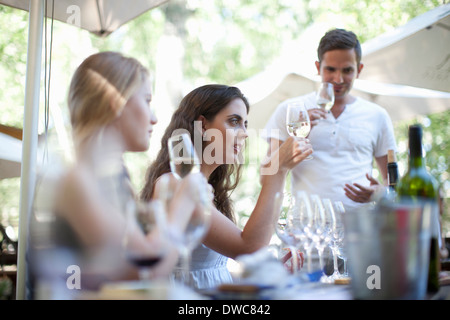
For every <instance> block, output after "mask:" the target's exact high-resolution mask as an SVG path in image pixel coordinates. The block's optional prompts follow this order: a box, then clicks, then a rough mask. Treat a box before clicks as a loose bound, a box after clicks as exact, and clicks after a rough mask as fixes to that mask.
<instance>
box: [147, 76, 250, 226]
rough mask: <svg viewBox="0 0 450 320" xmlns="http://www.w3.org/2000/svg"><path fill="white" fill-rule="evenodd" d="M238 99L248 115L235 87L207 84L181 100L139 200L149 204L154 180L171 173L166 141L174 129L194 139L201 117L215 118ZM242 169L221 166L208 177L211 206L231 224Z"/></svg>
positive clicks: (234, 166) (210, 119)
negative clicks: (211, 188) (211, 191)
mask: <svg viewBox="0 0 450 320" xmlns="http://www.w3.org/2000/svg"><path fill="white" fill-rule="evenodd" d="M236 98H239V99H242V101H243V102H244V104H245V106H246V108H247V113H248V112H249V109H250V106H249V103H248V101H247V99H246V98H245V97H244V95H243V94H242V93H241V91H240V90H239V89H238V88H236V87H230V86H226V85H219V84H210V85H205V86H202V87H199V88H196V89H194V90H193V91H191V92H190V93H189V94H187V95H186V96H185V97H184V98H183V100H181V102H180V105H179V107H178V108H177V109H176V110H175V112H174V114H173V115H172V119H171V121H170V124H169V126H168V127H167V129H166V131H165V133H164V135H163V137H162V139H161V149H160V151H159V153H158V156H157V157H156V160H155V161H154V162H153V164H152V165H151V166H150V167H149V168H148V170H147V174H146V182H145V186H144V188H143V189H142V192H141V198H142V199H145V200H149V199H150V198H151V197H152V196H153V191H154V189H155V183H156V180H157V179H158V178H159V177H160V176H161V175H163V174H164V173H167V172H170V164H169V152H168V146H167V140H168V139H169V138H170V137H171V135H172V133H173V132H174V131H175V130H177V129H185V130H187V131H188V132H189V133H190V135H191V139H193V138H194V121H196V120H198V118H199V117H200V116H203V117H205V118H206V119H207V120H208V121H213V119H214V117H215V116H216V115H217V114H218V113H219V112H220V111H221V110H222V109H224V108H225V107H226V106H228V104H229V103H230V102H231V101H233V100H234V99H236ZM240 169H241V165H239V164H222V165H220V166H219V167H217V168H216V169H215V170H214V171H213V173H212V174H211V175H210V176H209V181H208V182H209V183H210V184H211V185H212V187H213V188H214V204H215V206H216V208H217V209H218V210H219V211H220V212H222V213H223V214H224V215H225V216H226V217H228V218H229V219H231V220H232V221H234V216H233V208H232V205H231V200H230V192H232V191H233V190H234V189H235V188H236V186H237V184H238V182H239V178H240Z"/></svg>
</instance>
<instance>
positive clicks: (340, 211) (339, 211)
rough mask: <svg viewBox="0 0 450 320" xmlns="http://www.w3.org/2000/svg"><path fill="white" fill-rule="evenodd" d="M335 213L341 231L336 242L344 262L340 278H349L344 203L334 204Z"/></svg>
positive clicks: (338, 252)
mask: <svg viewBox="0 0 450 320" xmlns="http://www.w3.org/2000/svg"><path fill="white" fill-rule="evenodd" d="M333 207H334V212H335V215H336V225H337V226H338V227H337V228H338V229H339V233H338V235H339V238H338V241H337V242H336V246H337V255H338V257H339V258H340V259H342V260H343V262H344V271H343V273H342V274H341V276H340V278H348V269H347V253H346V250H345V228H344V215H345V208H344V204H343V203H342V201H335V202H334V203H333Z"/></svg>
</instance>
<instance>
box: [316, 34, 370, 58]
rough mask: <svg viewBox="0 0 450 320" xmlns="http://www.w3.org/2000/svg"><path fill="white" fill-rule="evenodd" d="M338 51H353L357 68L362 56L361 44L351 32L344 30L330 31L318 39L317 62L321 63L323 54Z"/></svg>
mask: <svg viewBox="0 0 450 320" xmlns="http://www.w3.org/2000/svg"><path fill="white" fill-rule="evenodd" d="M339 49H344V50H345V49H355V53H356V62H357V63H358V66H359V63H360V62H361V55H362V53H361V44H360V43H359V41H358V38H357V37H356V35H355V34H354V33H353V32H351V31H347V30H344V29H333V30H330V31H328V32H327V33H325V35H324V36H323V37H322V39H320V43H319V47H318V48H317V57H318V58H319V62H320V63H322V59H323V55H324V54H325V52H327V51H331V50H339Z"/></svg>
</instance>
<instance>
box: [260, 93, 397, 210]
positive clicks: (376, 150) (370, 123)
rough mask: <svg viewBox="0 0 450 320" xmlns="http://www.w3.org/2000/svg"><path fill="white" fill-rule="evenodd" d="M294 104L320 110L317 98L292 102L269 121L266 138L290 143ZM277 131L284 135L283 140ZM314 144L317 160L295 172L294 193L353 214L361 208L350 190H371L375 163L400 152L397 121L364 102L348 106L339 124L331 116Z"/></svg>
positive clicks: (315, 135) (320, 126) (316, 129)
mask: <svg viewBox="0 0 450 320" xmlns="http://www.w3.org/2000/svg"><path fill="white" fill-rule="evenodd" d="M293 100H302V101H304V102H305V105H306V107H307V108H316V103H315V93H314V92H312V93H310V94H307V95H305V96H301V97H297V98H293V99H289V100H286V101H285V102H283V103H281V104H280V105H279V106H278V107H277V109H276V110H275V112H274V113H273V115H272V116H271V118H270V119H269V121H268V123H267V125H266V127H265V129H266V130H265V133H264V138H266V139H267V140H269V139H270V138H277V139H280V140H282V141H284V140H286V139H287V138H288V137H289V135H288V133H287V130H286V109H287V104H288V103H289V102H291V101H293ZM271 129H279V136H278V137H277V136H276V134H274V132H271ZM308 139H309V140H310V143H311V145H312V147H313V149H314V152H313V154H312V156H313V159H312V160H304V161H302V162H301V163H299V164H298V165H297V166H296V167H295V168H294V169H293V170H292V176H293V178H292V182H293V188H294V189H293V190H304V191H306V192H308V193H309V194H318V195H319V196H320V197H321V198H323V199H325V198H329V199H331V200H332V201H337V200H341V201H342V202H343V203H344V206H345V207H346V208H347V209H352V208H355V207H358V206H360V205H361V204H359V203H356V202H354V201H353V200H350V199H349V198H348V197H347V196H346V195H345V194H344V185H345V184H346V183H349V184H350V183H355V182H357V183H360V184H361V185H365V186H368V185H369V184H370V183H369V181H368V180H367V178H366V177H365V174H366V173H369V174H370V175H371V174H372V163H373V158H374V157H381V156H384V155H386V154H387V150H388V149H393V150H396V149H397V147H396V143H395V136H394V130H393V126H392V121H391V119H390V117H389V115H388V113H387V112H386V110H385V109H383V108H382V107H380V106H378V105H376V104H374V103H371V102H369V101H366V100H364V99H361V98H358V97H357V98H356V100H355V102H353V103H352V104H348V105H346V107H345V109H344V111H343V112H342V114H341V115H340V116H339V117H338V118H337V119H335V118H334V116H333V115H332V114H331V113H329V114H328V115H327V118H326V119H323V120H320V122H319V124H318V125H316V126H314V127H313V128H312V130H311V133H310V134H309V137H308Z"/></svg>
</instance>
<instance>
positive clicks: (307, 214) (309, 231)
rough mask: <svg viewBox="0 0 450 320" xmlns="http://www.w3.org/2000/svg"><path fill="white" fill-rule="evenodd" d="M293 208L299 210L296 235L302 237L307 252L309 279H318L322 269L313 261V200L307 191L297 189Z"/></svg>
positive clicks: (307, 273) (301, 244)
mask: <svg viewBox="0 0 450 320" xmlns="http://www.w3.org/2000/svg"><path fill="white" fill-rule="evenodd" d="M292 202H293V204H292V207H293V210H294V211H296V212H298V219H297V220H296V225H297V227H296V228H295V232H294V233H295V236H296V237H297V238H299V239H300V246H301V247H303V249H304V251H305V253H306V271H305V273H306V275H307V279H308V280H309V281H313V282H314V281H317V280H318V279H319V278H320V276H321V270H318V269H316V264H314V263H313V261H312V250H313V249H314V247H315V243H314V237H313V230H314V228H313V227H314V220H313V212H312V209H311V202H310V199H309V196H308V194H307V193H306V192H305V191H301V190H299V191H297V192H295V193H294V197H293V199H292ZM317 270H318V271H317Z"/></svg>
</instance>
